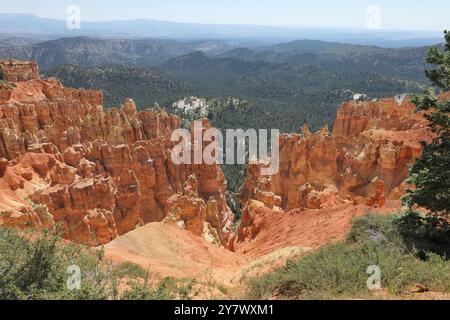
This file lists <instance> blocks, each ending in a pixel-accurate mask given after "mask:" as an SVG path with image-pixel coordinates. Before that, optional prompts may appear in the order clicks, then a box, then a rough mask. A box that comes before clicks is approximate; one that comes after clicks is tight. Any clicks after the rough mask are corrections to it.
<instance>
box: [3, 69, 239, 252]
mask: <svg viewBox="0 0 450 320" xmlns="http://www.w3.org/2000/svg"><path fill="white" fill-rule="evenodd" d="M0 69H1V70H2V72H3V74H4V75H5V78H6V80H7V81H3V82H0V226H13V227H20V228H28V227H33V228H40V227H53V226H55V225H58V226H59V227H60V228H61V229H62V234H63V237H64V238H66V239H70V240H75V241H79V242H82V243H87V244H90V245H99V244H104V243H107V242H109V241H111V240H112V239H114V238H115V237H117V236H118V235H121V234H124V233H126V232H128V231H131V230H133V229H135V228H136V227H139V226H141V225H143V224H146V223H149V222H156V221H162V220H165V219H166V218H167V219H166V220H167V221H168V222H174V223H176V224H178V225H179V226H180V227H182V228H185V229H188V230H190V231H192V232H194V233H196V234H198V235H200V236H203V237H204V238H206V239H207V240H208V241H211V242H216V243H218V244H222V245H225V246H226V245H227V243H228V241H229V234H230V226H231V222H232V219H233V214H232V212H231V210H230V209H229V208H228V207H227V205H226V200H225V192H226V181H225V178H224V175H223V173H222V171H221V169H220V167H219V166H218V165H174V164H173V163H172V161H171V159H170V153H171V149H172V147H173V144H174V143H173V142H171V141H170V137H171V134H172V132H173V131H174V130H175V129H177V128H179V127H180V119H179V118H178V117H176V116H172V115H169V114H167V113H166V112H165V111H161V110H159V111H150V110H149V111H142V112H138V111H137V110H136V105H135V104H134V102H133V100H131V99H129V100H126V101H125V102H124V103H123V104H122V105H121V106H120V107H119V108H110V109H107V110H104V109H103V107H102V104H103V94H102V92H100V91H95V90H85V89H73V88H65V87H63V86H62V85H61V83H60V82H59V81H58V80H56V79H40V78H39V72H38V69H37V66H36V64H35V63H34V62H17V61H15V62H11V61H4V62H0ZM192 185H195V186H196V187H195V189H194V188H193V187H192ZM190 186H191V187H190ZM188 189H192V190H191V191H187V190H188ZM183 197H187V199H188V200H186V201H184V200H179V199H180V198H181V199H184V198H183ZM191 202H194V203H195V204H194V206H198V207H202V208H203V209H202V210H193V211H191V212H190V213H189V214H187V213H185V211H187V208H189V206H192V205H193V204H191ZM176 212H182V214H178V215H177V214H176Z"/></svg>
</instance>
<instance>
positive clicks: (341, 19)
mask: <svg viewBox="0 0 450 320" xmlns="http://www.w3.org/2000/svg"><path fill="white" fill-rule="evenodd" d="M73 4H76V5H79V6H80V8H81V14H82V19H85V20H91V21H100V20H117V19H121V20H128V19H137V18H147V19H155V20H168V21H177V22H200V23H219V24H259V25H295V26H309V27H338V28H365V26H366V21H367V18H368V17H367V13H366V9H367V8H368V7H369V6H370V5H378V6H379V7H380V9H381V27H382V29H388V30H393V29H395V30H440V31H442V30H443V29H445V28H448V29H450V16H449V13H450V1H449V0H420V1H419V0H409V1H408V0H310V1H305V0H120V1H117V0H114V1H113V0H109V1H107V0H39V1H37V0H20V1H1V3H0V13H33V14H36V15H38V16H41V17H51V18H65V16H66V8H67V7H68V6H69V5H73Z"/></svg>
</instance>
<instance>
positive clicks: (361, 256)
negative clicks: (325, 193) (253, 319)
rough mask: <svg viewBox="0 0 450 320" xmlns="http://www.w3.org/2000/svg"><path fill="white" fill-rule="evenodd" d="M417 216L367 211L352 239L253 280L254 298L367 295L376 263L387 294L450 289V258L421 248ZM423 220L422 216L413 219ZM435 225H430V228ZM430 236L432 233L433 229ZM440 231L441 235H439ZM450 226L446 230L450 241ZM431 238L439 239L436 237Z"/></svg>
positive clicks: (355, 226) (443, 235)
mask: <svg viewBox="0 0 450 320" xmlns="http://www.w3.org/2000/svg"><path fill="white" fill-rule="evenodd" d="M411 215H414V216H416V214H413V213H409V214H407V215H403V216H399V215H394V216H389V217H383V216H377V215H370V214H369V215H367V216H364V217H362V218H359V219H357V220H355V222H354V224H353V228H352V230H351V232H350V234H349V235H348V238H347V239H346V241H342V242H339V243H336V244H332V245H328V246H326V247H323V248H321V249H319V250H318V251H315V252H313V253H311V254H308V255H306V256H305V257H304V258H302V259H300V260H298V261H290V262H288V263H287V264H286V266H285V267H283V268H281V269H278V270H275V271H274V272H272V273H269V274H268V275H265V276H262V277H258V278H255V279H251V280H250V281H249V290H248V296H249V297H250V298H258V299H263V298H268V297H277V298H304V299H309V298H321V299H323V298H325V299H328V298H356V297H359V298H363V297H364V298H367V297H376V296H374V295H373V293H374V292H375V293H376V291H371V290H369V289H368V288H367V279H368V278H369V276H370V275H369V274H367V273H366V271H367V268H368V267H369V266H372V265H376V266H379V267H380V269H381V287H382V288H384V289H385V290H386V291H387V294H392V295H401V294H408V293H411V292H412V291H414V290H417V287H416V286H418V287H419V288H421V290H433V291H437V292H450V261H448V260H447V259H446V256H445V255H442V253H439V252H438V251H436V250H435V252H433V251H423V250H417V248H416V247H415V244H416V243H415V242H411V239H416V236H417V235H416V234H414V233H415V232H420V231H417V230H414V228H413V226H412V225H410V222H411V219H412V218H411V217H413V216H411ZM413 221H417V220H415V219H414V220H413ZM428 227H429V226H428ZM427 234H428V232H427ZM435 234H436V235H437V234H438V233H435ZM449 236H450V229H448V228H447V229H446V230H440V233H439V240H440V241H443V239H442V238H445V239H447V240H446V241H448V239H449ZM428 240H430V241H431V240H434V241H437V240H438V239H436V238H433V239H432V238H429V239H428Z"/></svg>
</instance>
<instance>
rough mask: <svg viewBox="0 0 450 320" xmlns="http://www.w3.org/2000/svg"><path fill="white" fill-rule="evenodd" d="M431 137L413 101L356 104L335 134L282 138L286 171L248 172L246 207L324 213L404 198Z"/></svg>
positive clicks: (344, 109) (342, 115)
mask: <svg viewBox="0 0 450 320" xmlns="http://www.w3.org/2000/svg"><path fill="white" fill-rule="evenodd" d="M430 139H431V133H430V132H429V130H428V128H427V124H426V121H425V119H424V118H423V116H422V114H420V113H416V112H415V106H414V105H413V104H412V103H410V102H409V101H408V99H407V98H404V99H399V98H396V99H394V98H392V99H381V100H378V101H367V102H361V101H350V102H347V103H344V104H343V105H342V106H341V107H340V108H339V110H338V112H337V117H336V122H335V125H334V128H333V131H332V132H329V131H328V129H327V128H322V129H321V130H319V131H318V132H316V133H314V134H312V133H311V132H310V131H309V129H308V128H307V126H304V127H303V128H302V133H301V134H289V135H282V136H281V137H280V170H279V172H278V174H276V175H274V176H262V175H261V173H260V172H261V168H262V166H263V165H262V164H256V165H251V166H249V168H248V175H247V179H246V181H245V183H244V185H243V187H242V188H241V201H242V204H243V205H245V204H246V203H247V201H248V200H249V199H255V200H258V201H261V202H263V203H265V204H266V205H267V206H269V207H272V206H274V205H275V204H276V203H278V204H279V207H281V208H282V209H285V210H291V209H296V208H310V209H319V208H323V207H326V206H332V205H334V204H338V203H344V202H346V201H354V202H358V201H359V202H366V203H369V204H375V203H378V204H379V205H380V206H382V205H383V202H384V199H386V198H389V199H399V197H400V196H401V195H402V192H401V190H403V189H404V181H405V178H406V177H407V173H408V165H409V164H411V163H412V162H413V161H414V159H416V158H417V157H418V156H420V153H421V150H422V146H421V144H420V141H422V140H425V141H427V140H430Z"/></svg>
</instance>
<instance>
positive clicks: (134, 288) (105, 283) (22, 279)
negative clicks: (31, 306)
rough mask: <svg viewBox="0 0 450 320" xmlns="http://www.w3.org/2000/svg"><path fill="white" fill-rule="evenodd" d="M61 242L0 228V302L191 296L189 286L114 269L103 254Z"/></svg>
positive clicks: (51, 235)
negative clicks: (77, 283) (78, 280)
mask: <svg viewBox="0 0 450 320" xmlns="http://www.w3.org/2000/svg"><path fill="white" fill-rule="evenodd" d="M60 240H61V239H60V237H59V235H58V234H57V233H56V232H52V231H42V232H40V231H36V230H35V231H28V232H26V233H24V232H19V231H16V230H12V229H4V228H2V229H0V257H1V259H0V300H48V299H49V300H68V299H77V300H78V299H82V300H105V299H108V300H111V299H122V300H128V299H139V300H142V299H144V300H145V299H178V298H183V299H187V298H189V297H191V296H192V295H193V294H194V293H193V283H192V282H188V283H179V282H178V281H175V280H174V279H170V278H167V279H163V280H158V278H157V277H156V276H155V277H152V278H150V275H149V274H148V272H146V271H145V270H144V269H142V268H141V267H139V266H137V265H135V264H132V263H124V264H121V265H119V266H118V267H116V268H113V266H112V264H110V263H109V262H108V261H107V260H105V258H104V253H103V250H95V249H91V248H88V247H85V246H82V245H79V244H75V243H67V242H62V241H60ZM77 270H78V271H80V274H79V279H80V282H79V284H80V285H79V287H78V286H77V285H76V283H75V282H74V281H76V280H77V274H76V272H77ZM74 272H75V273H74ZM70 284H72V285H73V284H75V285H74V286H70ZM119 284H120V285H121V286H119Z"/></svg>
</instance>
